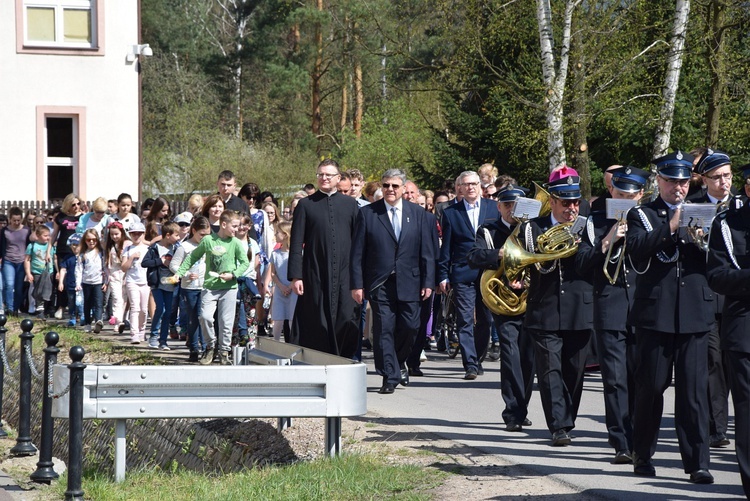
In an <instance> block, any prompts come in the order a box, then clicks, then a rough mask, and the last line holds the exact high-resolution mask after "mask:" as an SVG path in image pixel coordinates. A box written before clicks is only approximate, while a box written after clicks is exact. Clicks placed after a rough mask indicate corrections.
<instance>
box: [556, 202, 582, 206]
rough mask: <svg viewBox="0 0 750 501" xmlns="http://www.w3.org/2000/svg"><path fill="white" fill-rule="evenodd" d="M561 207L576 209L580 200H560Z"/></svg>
mask: <svg viewBox="0 0 750 501" xmlns="http://www.w3.org/2000/svg"><path fill="white" fill-rule="evenodd" d="M560 203H561V204H562V206H563V207H578V206H579V205H580V204H581V201H580V200H560Z"/></svg>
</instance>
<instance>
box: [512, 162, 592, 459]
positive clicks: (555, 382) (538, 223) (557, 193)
mask: <svg viewBox="0 0 750 501" xmlns="http://www.w3.org/2000/svg"><path fill="white" fill-rule="evenodd" d="M579 182H580V178H579V177H578V174H577V173H576V171H575V170H573V169H571V168H569V167H562V168H559V169H556V170H555V171H553V172H552V174H551V177H550V182H549V184H548V185H547V189H548V191H549V194H550V207H551V209H552V212H551V213H550V214H549V215H547V216H540V217H537V218H534V219H532V220H530V221H528V222H527V223H524V224H523V226H522V227H521V232H520V241H521V242H522V244H523V245H524V246H525V248H526V250H527V251H529V252H532V253H535V254H538V253H539V248H538V240H539V236H540V235H542V234H543V233H545V232H547V231H548V230H550V229H552V228H553V227H554V226H557V225H558V224H565V223H572V222H574V221H575V220H576V219H577V218H578V214H579V212H578V211H579V207H580V203H581V191H580V184H579ZM528 269H529V271H530V273H531V279H530V282H529V296H528V301H527V306H526V316H525V318H524V328H525V329H526V330H527V332H528V333H529V334H530V335H531V338H532V340H533V342H534V351H535V355H536V373H537V382H538V386H539V394H540V396H541V397H542V408H543V409H544V416H545V419H546V421H547V428H548V429H549V431H550V433H552V445H553V446H565V445H568V444H570V442H571V438H570V435H569V432H570V430H572V429H573V428H574V427H575V420H576V417H577V415H578V407H579V405H580V403H581V395H582V393H583V374H584V369H585V366H586V355H587V353H588V345H589V340H590V339H591V329H592V321H593V306H592V301H593V298H592V293H593V291H592V286H591V282H590V281H589V280H588V278H586V277H582V276H581V275H579V274H578V272H577V271H576V267H575V255H572V256H569V257H563V258H561V259H554V260H550V261H548V262H543V263H540V266H539V267H536V266H530V267H529V268H528Z"/></svg>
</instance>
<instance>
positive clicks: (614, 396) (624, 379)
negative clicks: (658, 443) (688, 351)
mask: <svg viewBox="0 0 750 501" xmlns="http://www.w3.org/2000/svg"><path fill="white" fill-rule="evenodd" d="M596 340H597V348H598V353H599V366H600V367H601V372H602V386H603V387H604V414H605V422H606V424H607V437H608V442H609V445H611V446H612V448H613V449H614V450H615V451H630V450H632V448H633V426H632V421H631V416H632V414H633V403H634V401H635V400H634V399H635V396H634V395H635V382H634V380H633V377H634V376H635V374H634V372H633V364H634V363H635V360H636V359H635V333H634V332H632V330H628V331H618V330H608V329H602V330H597V331H596Z"/></svg>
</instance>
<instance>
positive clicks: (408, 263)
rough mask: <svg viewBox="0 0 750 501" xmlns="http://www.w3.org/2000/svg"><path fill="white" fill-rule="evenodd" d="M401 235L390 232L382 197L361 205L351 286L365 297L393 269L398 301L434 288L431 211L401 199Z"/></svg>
mask: <svg viewBox="0 0 750 501" xmlns="http://www.w3.org/2000/svg"><path fill="white" fill-rule="evenodd" d="M402 204H403V205H402V209H403V214H402V217H401V234H400V238H399V240H398V241H396V235H395V233H394V232H393V225H392V224H391V219H390V215H389V214H388V210H387V205H386V203H385V201H384V200H382V199H381V200H378V201H377V202H374V203H371V204H370V205H367V206H365V207H362V208H360V210H359V215H358V217H357V224H356V230H355V234H354V241H353V242H352V252H351V260H350V263H351V288H352V289H364V293H365V297H366V298H368V299H369V297H370V296H369V294H370V292H372V291H373V290H374V289H375V288H376V287H378V286H380V285H382V284H383V283H384V282H385V281H386V280H387V279H388V277H389V276H390V275H391V274H392V273H394V272H395V274H396V291H397V294H398V298H397V299H398V300H399V301H420V300H421V296H420V290H421V289H434V288H435V256H436V252H437V227H436V225H435V220H434V217H433V216H432V214H428V213H427V211H425V210H424V209H423V208H421V207H420V206H418V205H416V204H413V203H411V202H407V201H406V200H402Z"/></svg>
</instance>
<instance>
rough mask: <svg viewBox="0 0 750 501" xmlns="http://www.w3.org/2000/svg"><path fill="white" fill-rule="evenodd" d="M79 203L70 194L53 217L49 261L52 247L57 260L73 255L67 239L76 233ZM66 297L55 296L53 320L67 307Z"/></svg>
mask: <svg viewBox="0 0 750 501" xmlns="http://www.w3.org/2000/svg"><path fill="white" fill-rule="evenodd" d="M81 214H82V212H81V201H80V199H79V198H78V195H76V194H75V193H70V194H68V196H66V197H65V199H64V200H63V203H62V208H61V210H60V212H59V213H58V214H57V215H56V216H55V219H54V221H53V222H52V236H51V237H50V243H51V245H50V246H49V248H48V253H47V257H48V258H50V259H51V257H50V255H49V250H51V248H52V245H56V246H57V260H58V262H61V261H63V260H64V259H65V258H67V257H68V256H70V255H72V254H73V251H72V250H71V249H70V247H69V246H68V238H70V236H71V235H73V234H74V233H75V232H76V228H77V226H78V220H79V219H80V218H81ZM67 301H68V296H67V294H63V293H62V292H61V293H59V294H58V295H57V306H58V308H57V311H56V312H55V318H57V319H60V318H62V313H63V308H64V307H65V306H67V304H68V303H67Z"/></svg>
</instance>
